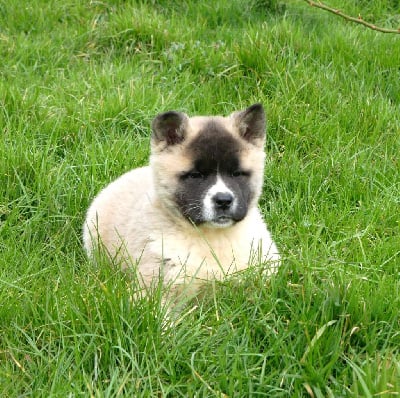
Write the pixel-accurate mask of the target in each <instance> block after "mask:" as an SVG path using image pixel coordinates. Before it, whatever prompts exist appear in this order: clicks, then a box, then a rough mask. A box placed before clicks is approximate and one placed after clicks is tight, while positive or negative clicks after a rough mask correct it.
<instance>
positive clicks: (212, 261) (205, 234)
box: [83, 104, 280, 292]
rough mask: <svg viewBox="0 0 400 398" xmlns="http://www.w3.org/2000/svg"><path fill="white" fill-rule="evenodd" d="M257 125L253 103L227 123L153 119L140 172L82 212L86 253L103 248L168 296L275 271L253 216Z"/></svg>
mask: <svg viewBox="0 0 400 398" xmlns="http://www.w3.org/2000/svg"><path fill="white" fill-rule="evenodd" d="M265 124H266V123H265V113H264V109H263V107H262V105H261V104H255V105H252V106H250V107H249V108H247V109H245V110H243V111H238V112H235V113H233V114H231V115H230V116H228V117H222V116H197V117H191V118H189V117H188V116H187V115H186V114H185V113H181V112H175V111H171V112H166V113H162V114H160V115H158V116H156V118H155V119H154V120H153V123H152V136H151V157H150V165H149V166H146V167H141V168H137V169H134V170H131V171H129V172H127V173H126V174H124V175H122V176H121V177H119V178H118V179H117V180H115V181H114V182H112V183H111V184H110V185H108V186H107V187H106V188H105V189H103V190H102V191H101V192H100V194H99V195H98V196H97V197H96V198H95V199H94V201H93V203H92V204H91V206H90V208H89V210H88V212H87V217H86V221H85V223H84V228H83V240H84V246H85V249H86V251H87V253H88V254H89V256H92V255H93V252H94V250H96V249H98V248H103V249H105V250H106V252H107V253H108V255H109V256H110V257H111V258H112V259H113V260H114V261H117V262H118V263H119V264H120V266H121V267H122V268H126V267H134V268H135V269H136V270H137V272H138V274H139V276H140V280H141V281H142V283H143V285H144V286H149V285H150V284H151V283H152V282H153V281H154V280H159V278H162V281H163V284H165V285H167V284H168V285H172V286H173V289H174V290H175V292H182V290H183V289H187V288H188V287H189V290H190V291H192V292H195V291H196V290H197V287H198V285H199V284H201V283H202V282H203V281H206V280H210V279H213V278H214V279H221V278H224V277H225V276H226V275H229V274H232V273H235V272H238V271H241V270H243V269H245V268H247V267H248V266H251V265H260V264H261V265H262V266H263V267H265V269H266V271H267V273H268V274H271V273H274V272H276V271H277V269H278V266H279V263H280V256H279V252H278V249H277V247H276V245H275V243H274V242H273V240H272V238H271V234H270V232H269V231H268V229H267V227H266V225H265V223H264V221H263V219H262V216H261V214H260V211H259V209H258V199H259V197H260V194H261V189H262V185H263V176H264V161H265V153H264V142H265Z"/></svg>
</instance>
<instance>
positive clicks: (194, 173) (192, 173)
mask: <svg viewBox="0 0 400 398" xmlns="http://www.w3.org/2000/svg"><path fill="white" fill-rule="evenodd" d="M186 177H188V178H193V179H198V178H203V174H201V173H200V172H199V171H190V172H189V173H187V174H186Z"/></svg>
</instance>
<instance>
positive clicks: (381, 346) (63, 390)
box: [0, 0, 400, 398]
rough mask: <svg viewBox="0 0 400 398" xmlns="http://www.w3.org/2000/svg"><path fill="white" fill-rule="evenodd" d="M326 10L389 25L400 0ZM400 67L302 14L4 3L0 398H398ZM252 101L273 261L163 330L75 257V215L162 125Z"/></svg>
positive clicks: (382, 52)
mask: <svg viewBox="0 0 400 398" xmlns="http://www.w3.org/2000/svg"><path fill="white" fill-rule="evenodd" d="M326 1H327V2H328V0H326ZM329 4H330V5H332V6H335V7H341V9H342V10H344V11H346V12H347V13H349V14H351V15H356V16H357V15H358V13H361V14H362V16H363V17H364V18H365V19H368V20H370V21H372V22H374V23H377V24H379V25H380V26H386V27H397V26H399V25H400V16H399V15H400V14H399V4H398V1H397V2H396V1H395V0H392V1H389V0H387V1H381V2H375V1H372V0H371V1H368V0H349V1H344V0H342V1H339V0H335V1H334V0H332V1H329ZM276 5H277V6H276ZM399 62H400V35H396V34H383V33H378V32H374V31H372V30H369V29H367V28H365V27H362V26H359V25H356V24H352V23H350V22H346V21H345V20H343V19H341V18H338V17H336V16H334V15H332V14H328V13H326V12H324V11H323V10H319V9H316V8H314V7H310V6H308V5H307V3H306V2H304V1H301V0H290V1H282V2H281V3H279V4H278V3H277V2H275V1H272V0H271V1H267V0H264V1H262V0H258V1H257V0H253V1H247V2H245V1H239V0H215V1H213V2H208V1H194V0H193V1H190V0H183V1H178V0H169V1H167V0H159V1H157V0H148V1H146V0H143V1H133V0H130V1H122V0H114V1H103V2H102V1H86V2H80V1H76V0H64V1H61V0H49V1H48V0H31V1H23V0H18V1H15V2H11V1H0V75H1V79H0V129H1V130H0V134H1V139H0V253H1V254H0V303H1V304H0V395H1V396H2V397H25V396H32V397H88V396H92V397H118V396H126V397H253V396H254V397H258V396H260V397H262V396H264V397H316V398H319V397H373V396H380V397H386V396H387V397H390V396H396V395H398V394H400V350H399V347H400V291H399V290H400V271H399V270H400V171H399V170H400V163H399V154H400V69H399V65H400V64H399ZM255 102H262V103H263V104H264V106H265V108H266V112H267V116H268V133H267V144H266V151H267V155H268V156H267V158H268V160H267V164H266V175H265V186H264V191H263V196H262V199H261V202H260V206H261V208H262V211H263V214H264V215H265V219H266V221H267V224H268V225H269V227H270V229H271V231H272V232H273V235H274V237H275V240H276V241H277V244H278V246H279V248H280V250H281V252H282V255H283V258H284V259H283V263H282V267H281V269H280V271H279V273H278V274H277V275H276V276H274V277H272V278H271V279H265V277H264V276H263V275H262V273H261V272H259V270H258V269H252V270H249V271H248V272H246V273H244V274H243V275H241V276H240V278H231V279H228V280H226V281H223V282H220V283H210V284H209V285H208V286H206V287H205V289H204V292H203V294H202V296H201V298H199V299H198V300H195V301H193V302H191V303H189V304H188V305H187V307H186V308H185V309H184V310H183V311H182V314H181V317H180V318H179V319H178V320H177V321H176V323H175V325H174V326H172V327H163V322H162V315H163V312H164V309H163V308H162V306H161V300H160V294H159V289H157V288H156V289H155V292H154V295H153V296H152V297H151V298H149V299H144V298H143V299H138V300H137V301H134V302H132V300H131V297H132V294H133V291H135V282H134V279H135V278H134V277H131V276H129V275H126V274H124V273H122V272H120V271H119V270H118V269H114V268H112V267H110V266H109V264H108V263H107V262H106V261H100V262H99V263H98V264H97V266H94V265H93V264H92V263H91V262H90V261H89V260H88V259H87V258H86V256H85V253H84V251H83V249H82V244H81V226H82V223H83V220H84V217H85V211H86V209H87V207H88V205H89V203H90V201H91V199H92V198H93V197H94V195H95V194H96V193H97V192H98V191H99V190H100V189H101V188H102V187H104V186H105V185H106V184H107V183H108V182H110V181H111V180H113V179H115V178H116V177H117V176H119V175H120V174H122V173H123V172H125V171H127V170H129V169H131V168H134V167H137V166H141V165H144V164H146V162H147V160H148V155H149V135H150V129H149V126H150V122H151V120H152V118H153V117H154V116H155V115H156V114H157V113H159V112H163V111H167V110H172V109H175V110H181V111H184V112H187V113H188V114H190V115H195V114H229V113H231V112H232V111H234V110H237V109H242V108H245V107H247V106H249V105H251V104H253V103H255Z"/></svg>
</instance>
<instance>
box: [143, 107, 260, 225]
mask: <svg viewBox="0 0 400 398" xmlns="http://www.w3.org/2000/svg"><path fill="white" fill-rule="evenodd" d="M264 139H265V115H264V110H263V108H262V106H261V105H259V104H256V105H253V106H251V107H250V108H248V109H246V110H244V111H241V112H236V113H234V114H232V115H230V116H229V117H226V118H224V117H216V116H214V117H194V118H188V117H187V115H185V114H183V113H178V112H167V113H164V114H161V115H158V116H157V117H156V118H155V119H154V121H153V136H152V156H151V166H152V168H153V173H154V180H155V190H156V192H157V194H158V197H159V199H160V202H161V203H162V204H163V205H164V206H165V207H166V208H167V209H168V210H170V211H172V212H173V214H175V215H179V216H183V217H184V218H186V219H187V220H189V221H190V222H192V223H194V224H196V225H206V226H209V227H215V228H225V227H229V226H231V225H233V224H235V223H236V222H239V221H241V220H243V218H245V217H246V215H247V213H248V210H249V208H251V207H252V206H255V205H256V204H257V201H258V198H259V195H260V192H261V187H262V180H263V168H264V156H265V155H264V150H263V146H264Z"/></svg>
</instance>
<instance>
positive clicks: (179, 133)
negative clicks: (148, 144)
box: [151, 111, 189, 146]
mask: <svg viewBox="0 0 400 398" xmlns="http://www.w3.org/2000/svg"><path fill="white" fill-rule="evenodd" d="M188 124H189V118H188V116H187V115H186V114H185V113H182V112H175V111H170V112H165V113H161V114H160V115H157V116H156V117H155V119H154V120H153V123H152V124H151V128H152V130H153V134H152V137H151V138H152V140H153V142H155V143H160V142H162V141H163V142H165V143H166V144H167V146H168V145H176V144H180V143H181V142H182V141H183V140H184V139H185V136H186V130H187V127H188Z"/></svg>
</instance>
